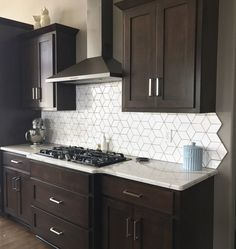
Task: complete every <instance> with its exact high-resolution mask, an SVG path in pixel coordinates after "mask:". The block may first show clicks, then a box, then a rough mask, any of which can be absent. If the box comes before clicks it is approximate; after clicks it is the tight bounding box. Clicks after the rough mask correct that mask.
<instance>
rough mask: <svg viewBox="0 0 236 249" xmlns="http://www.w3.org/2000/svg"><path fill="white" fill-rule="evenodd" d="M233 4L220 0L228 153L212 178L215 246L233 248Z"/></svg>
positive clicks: (221, 90) (220, 103)
mask: <svg viewBox="0 0 236 249" xmlns="http://www.w3.org/2000/svg"><path fill="white" fill-rule="evenodd" d="M235 5H236V3H235V0H220V13H219V40H218V41H219V43H218V78H217V114H218V115H219V117H220V119H221V120H222V122H223V127H222V129H221V130H220V132H219V134H220V137H221V139H222V140H223V142H224V144H225V146H226V148H227V150H228V151H229V153H228V155H227V156H226V158H225V159H224V160H223V162H222V164H221V166H220V168H219V174H218V176H216V178H215V216H214V217H215V218H214V228H215V230H214V249H232V248H233V243H234V220H235V214H234V213H235V212H234V196H235V187H234V178H235V177H234V176H235V172H234V170H233V163H235V162H236V160H235V156H234V155H233V147H234V146H235V145H234V143H233V141H234V139H233V134H234V131H235V129H234V119H233V118H234V101H235V94H234V90H235V89H234V88H235V87H234V85H235V47H236V39H235V26H236V25H235V17H234V15H235V14H236V6H235ZM235 137H236V136H235Z"/></svg>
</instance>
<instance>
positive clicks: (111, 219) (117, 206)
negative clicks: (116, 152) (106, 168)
mask: <svg viewBox="0 0 236 249" xmlns="http://www.w3.org/2000/svg"><path fill="white" fill-rule="evenodd" d="M213 189H214V180H213V178H210V179H208V180H206V181H204V182H201V183H199V184H197V185H195V186H193V187H191V188H189V189H186V190H184V191H175V190H171V189H165V188H160V187H155V186H151V185H148V184H143V183H139V182H134V181H130V180H125V179H121V178H118V177H113V176H106V175H104V176H102V178H101V192H102V195H103V198H102V210H103V211H102V224H103V226H102V249H189V248H191V249H199V248H201V249H212V248H213ZM199 237H200V238H201V239H200V240H199Z"/></svg>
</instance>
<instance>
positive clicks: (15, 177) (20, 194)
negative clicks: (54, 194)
mask: <svg viewBox="0 0 236 249" xmlns="http://www.w3.org/2000/svg"><path fill="white" fill-rule="evenodd" d="M3 189H4V212H5V213H6V214H9V215H11V216H13V217H14V218H16V219H18V220H19V221H20V222H23V223H24V224H26V225H27V226H31V220H32V219H31V207H30V205H31V202H32V186H31V181H30V173H29V168H28V164H27V160H26V158H25V157H23V156H19V155H14V154H12V153H3Z"/></svg>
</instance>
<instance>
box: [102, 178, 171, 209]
mask: <svg viewBox="0 0 236 249" xmlns="http://www.w3.org/2000/svg"><path fill="white" fill-rule="evenodd" d="M101 186H102V193H103V195H106V196H110V197H113V198H115V199H120V200H123V201H127V202H129V203H132V204H135V205H140V206H145V207H147V208H152V209H156V210H158V211H161V212H163V213H166V214H172V213H173V192H172V191H171V190H168V189H163V188H159V187H156V186H151V185H148V184H143V183H139V182H135V181H130V180H125V179H121V178H118V177H113V176H105V175H104V176H102V178H101Z"/></svg>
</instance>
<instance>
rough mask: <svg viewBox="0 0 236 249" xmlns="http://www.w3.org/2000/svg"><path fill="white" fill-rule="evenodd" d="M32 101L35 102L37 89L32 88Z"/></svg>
mask: <svg viewBox="0 0 236 249" xmlns="http://www.w3.org/2000/svg"><path fill="white" fill-rule="evenodd" d="M32 99H33V100H35V88H34V87H32Z"/></svg>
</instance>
